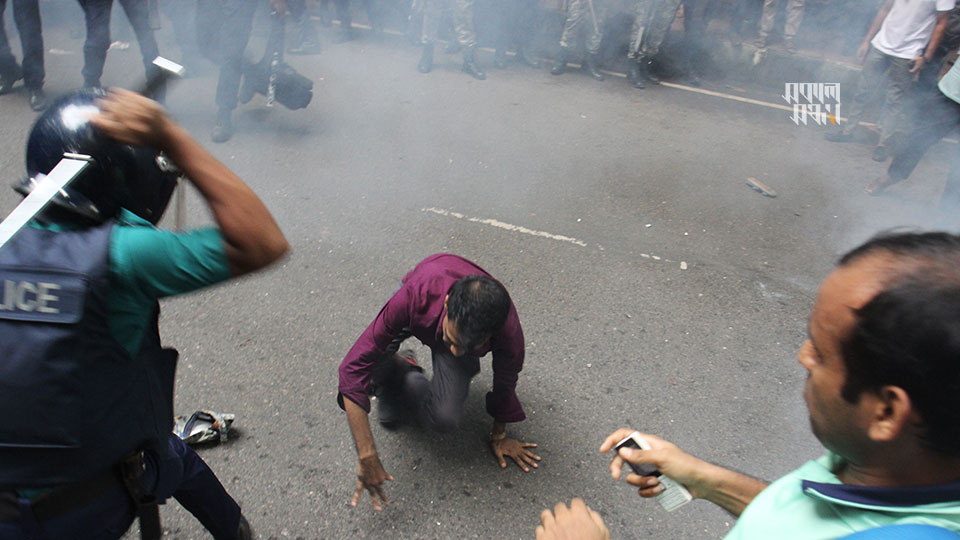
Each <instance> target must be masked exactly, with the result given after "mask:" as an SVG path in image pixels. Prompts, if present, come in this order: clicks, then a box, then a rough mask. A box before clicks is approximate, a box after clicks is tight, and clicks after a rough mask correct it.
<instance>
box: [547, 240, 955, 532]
mask: <svg viewBox="0 0 960 540" xmlns="http://www.w3.org/2000/svg"><path fill="white" fill-rule="evenodd" d="M958 267H960V237H958V236H954V235H951V234H947V233H926V234H896V235H887V236H880V237H877V238H874V239H873V240H870V241H868V242H867V243H865V244H863V245H862V246H860V247H858V248H856V249H854V250H853V251H851V252H849V253H847V254H846V255H844V256H843V257H842V258H841V259H840V262H839V264H838V266H837V268H836V269H835V270H834V271H833V272H832V273H831V274H830V275H829V276H827V279H826V280H825V281H824V282H823V283H822V284H821V286H820V290H819V293H818V295H817V299H816V302H815V304H814V306H813V313H812V314H811V316H810V320H809V326H808V328H809V331H808V338H807V340H806V341H805V342H804V343H803V345H802V346H801V347H800V351H799V352H798V353H797V360H798V361H799V362H800V365H801V366H803V368H804V369H806V370H807V382H806V387H805V389H804V399H805V401H806V404H807V410H808V412H809V415H810V424H811V427H812V430H813V434H814V435H815V436H816V437H817V439H818V440H819V441H820V442H821V443H822V444H823V446H824V447H825V449H826V453H825V455H824V456H823V457H821V458H819V459H817V460H814V461H809V462H807V463H806V464H804V465H803V466H801V467H800V468H799V469H797V470H795V471H793V472H791V473H789V474H787V475H786V476H784V477H782V478H780V479H779V480H777V481H775V482H773V483H772V484H770V485H766V484H765V483H764V482H761V481H759V480H756V479H754V478H751V477H749V476H747V475H744V474H741V473H738V472H734V471H731V470H729V469H725V468H723V467H719V466H716V465H713V464H710V463H707V462H705V461H703V460H701V459H698V458H696V457H693V456H691V455H690V454H687V453H686V452H684V451H682V450H681V449H679V448H677V447H676V446H675V445H673V444H671V443H669V442H667V441H664V440H662V439H660V438H658V437H654V436H652V435H646V434H641V437H642V438H643V439H644V440H645V441H646V442H647V444H649V446H650V449H649V450H638V449H628V448H621V449H620V450H618V452H617V453H616V455H614V457H613V460H612V462H611V464H610V472H611V474H612V476H613V477H614V478H619V477H620V476H621V474H622V469H623V466H624V464H625V463H626V462H627V461H629V462H631V463H635V464H645V465H653V466H655V467H656V468H657V469H658V470H659V471H660V473H662V474H663V475H665V476H667V477H669V478H671V479H673V480H674V481H676V482H679V483H680V484H682V485H683V486H685V487H686V488H687V489H688V490H689V492H690V494H691V495H692V496H693V497H694V498H698V499H706V500H708V501H711V502H713V503H714V504H717V505H719V506H720V507H722V508H724V509H725V510H727V511H729V512H730V513H731V514H733V515H734V516H737V517H738V520H737V523H736V525H735V526H734V527H733V529H732V530H731V531H730V533H729V534H728V535H727V538H730V539H755V538H777V539H778V540H790V539H798V540H799V539H803V540H816V539H833V538H840V537H843V536H847V535H849V534H852V533H856V532H858V531H862V530H867V529H872V528H874V527H881V526H889V525H898V524H902V523H925V524H927V525H934V526H937V527H941V528H944V529H948V530H952V531H960V522H958V520H957V519H956V518H957V515H960V495H958V494H960V393H958V392H957V390H956V389H957V388H958V387H960V369H958V368H960V365H958V363H960V272H957V268H958ZM632 431H633V430H630V429H621V430H619V431H617V432H615V433H613V434H611V435H610V436H609V437H607V439H606V440H605V441H604V442H603V444H602V445H601V447H600V451H601V452H604V453H607V452H610V451H611V450H612V449H614V447H615V446H616V445H617V443H618V442H619V441H621V440H623V439H624V438H625V437H627V436H628V435H630V434H631V433H632ZM626 480H627V482H628V483H630V484H632V485H634V486H636V487H637V488H638V493H639V495H640V496H641V497H655V496H657V495H659V494H660V493H661V492H662V491H663V489H664V488H663V485H662V483H661V481H660V480H659V478H658V477H656V476H640V475H638V474H634V473H631V474H629V475H628V476H627V478H626ZM544 517H545V518H546V517H547V516H544ZM590 517H591V516H589V515H586V514H585V513H583V512H580V513H578V514H576V516H575V518H576V519H573V518H570V519H567V520H566V522H567V523H568V526H567V527H564V530H570V527H572V526H573V524H576V525H578V526H582V525H584V524H585V523H586V522H587V519H588V518H590ZM547 521H548V520H545V522H544V527H545V528H546V526H547V525H548V523H547ZM554 528H556V526H554ZM554 537H555V538H563V537H562V536H556V535H555V536H554ZM538 538H539V536H538ZM544 538H550V537H549V536H545V537H544ZM582 538H588V536H582ZM589 538H602V536H598V535H597V534H593V535H592V536H589Z"/></svg>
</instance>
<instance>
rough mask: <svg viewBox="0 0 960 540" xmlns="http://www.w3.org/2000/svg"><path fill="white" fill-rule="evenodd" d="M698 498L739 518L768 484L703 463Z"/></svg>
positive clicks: (699, 475) (698, 482)
mask: <svg viewBox="0 0 960 540" xmlns="http://www.w3.org/2000/svg"><path fill="white" fill-rule="evenodd" d="M696 484H697V488H696V496H697V497H698V498H701V499H706V500H708V501H710V502H712V503H714V504H716V505H717V506H719V507H721V508H723V509H724V510H726V511H727V512H730V513H731V514H733V515H734V516H739V515H740V514H741V513H743V510H744V509H745V508H746V507H747V505H748V504H750V501H752V500H753V499H754V497H756V496H757V495H759V494H760V492H761V491H763V490H764V489H765V488H766V487H767V483H766V482H763V481H761V480H757V479H756V478H753V477H750V476H747V475H745V474H741V473H738V472H735V471H731V470H730V469H725V468H723V467H720V466H717V465H714V464H712V463H708V462H706V461H704V462H703V466H702V467H699V473H698V478H697V482H696Z"/></svg>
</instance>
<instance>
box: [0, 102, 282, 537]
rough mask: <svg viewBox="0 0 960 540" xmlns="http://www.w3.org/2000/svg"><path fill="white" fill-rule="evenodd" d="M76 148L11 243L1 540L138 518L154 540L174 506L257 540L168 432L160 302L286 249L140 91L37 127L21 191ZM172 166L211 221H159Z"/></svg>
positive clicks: (4, 274)
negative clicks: (66, 180)
mask: <svg viewBox="0 0 960 540" xmlns="http://www.w3.org/2000/svg"><path fill="white" fill-rule="evenodd" d="M104 135H106V136H108V137H109V138H107V137H105V136H104ZM64 152H70V153H77V154H86V155H88V156H91V157H92V162H91V164H90V165H88V167H87V169H86V170H84V171H83V172H82V173H81V174H80V176H78V177H77V178H76V179H74V181H73V182H72V183H71V184H70V185H68V187H67V188H65V189H64V190H63V191H62V192H61V194H59V195H57V196H56V197H55V198H54V200H53V201H52V202H51V203H50V204H49V205H48V206H47V208H46V209H44V210H43V211H42V213H41V214H40V217H39V219H38V220H35V221H34V222H33V223H32V225H31V226H28V227H25V228H24V229H23V230H21V231H20V232H19V233H18V234H17V235H16V236H14V237H13V238H12V239H11V240H10V241H9V242H8V243H7V244H6V245H4V246H3V247H2V248H0V284H2V288H0V291H2V292H0V343H2V344H3V345H2V347H3V351H4V352H3V355H2V359H0V538H4V539H5V540H7V539H10V540H17V539H22V538H51V539H59V538H70V539H75V538H81V537H82V538H96V539H107V538H110V539H112V538H119V537H121V536H122V535H123V534H124V532H125V531H126V530H127V529H128V528H129V526H130V525H131V523H132V521H133V519H134V515H135V514H138V515H139V516H140V519H141V532H142V533H144V535H145V537H149V536H150V535H151V533H152V534H153V535H154V537H159V536H157V535H158V534H159V518H158V515H157V512H156V505H155V503H157V502H160V501H163V500H164V499H166V498H167V497H170V496H173V497H174V498H176V499H177V500H178V502H180V504H182V505H183V506H184V507H185V508H186V509H187V510H189V511H190V512H191V513H193V514H194V515H195V516H196V517H197V518H198V519H199V520H200V521H201V522H202V523H203V525H204V526H205V527H206V528H207V529H208V530H209V531H210V532H211V533H212V534H213V536H214V537H215V538H218V539H220V538H224V539H226V538H229V539H232V538H250V537H251V532H250V528H249V524H247V522H246V520H245V519H244V518H243V517H242V516H241V513H240V508H239V506H238V505H237V503H236V502H235V501H234V500H233V499H232V498H231V497H230V496H229V495H228V494H227V493H226V491H225V490H224V488H223V486H222V485H221V484H220V482H219V481H218V480H217V478H216V476H215V475H214V474H213V472H212V471H211V470H210V469H209V467H207V465H206V464H205V463H204V462H203V460H201V459H200V458H199V457H198V456H197V455H196V454H195V453H194V452H193V451H192V450H190V449H189V448H188V447H186V446H185V445H184V444H183V443H182V442H181V441H180V440H179V439H178V438H176V437H174V436H172V435H171V429H172V419H173V416H172V414H173V412H172V398H173V372H174V364H175V362H176V356H177V355H176V351H173V350H172V349H163V348H162V347H161V345H160V337H159V333H158V327H157V317H158V315H159V305H158V303H157V300H158V299H159V298H162V297H167V296H172V295H177V294H182V293H186V292H189V291H193V290H196V289H199V288H202V287H206V286H209V285H213V284H215V283H219V282H222V281H226V280H228V279H231V278H233V277H237V276H240V275H242V274H246V273H249V272H253V271H255V270H258V269H260V268H263V267H264V266H267V265H268V264H270V263H272V262H273V261H276V260H277V259H278V258H280V257H281V256H283V254H284V253H285V252H286V251H287V249H288V245H287V242H286V240H285V238H284V236H283V234H282V233H281V231H280V229H279V228H278V227H277V225H276V223H275V222H274V220H273V217H272V216H271V215H270V213H269V211H268V210H267V209H266V207H265V206H264V205H263V203H262V202H261V201H260V199H259V198H257V196H256V195H255V194H254V193H253V191H251V190H250V188H249V187H247V186H246V185H245V184H244V183H243V182H242V181H241V180H240V179H239V178H238V177H237V176H236V175H234V174H233V173H232V172H231V171H230V170H229V169H227V168H226V167H225V166H224V165H223V164H221V163H220V162H218V161H217V160H216V159H215V158H214V157H213V156H211V155H210V154H209V153H208V152H206V151H205V150H204V149H203V148H202V147H201V146H200V145H199V144H197V143H196V142H195V141H194V140H193V139H191V138H190V136H189V135H187V133H186V132H185V131H184V130H183V129H182V128H180V127H179V126H178V125H176V124H175V123H174V122H173V121H172V120H171V119H170V118H169V117H168V116H167V115H166V114H165V113H164V111H163V109H162V108H161V107H160V106H159V105H157V104H156V103H155V102H153V101H150V100H149V99H147V98H144V97H142V96H140V95H138V94H134V93H132V92H128V91H124V90H115V91H112V92H111V93H110V94H109V95H105V94H104V93H103V92H102V91H89V90H87V91H80V92H76V93H73V94H70V95H68V96H66V97H64V98H62V99H60V100H58V101H57V102H55V103H54V104H53V105H52V106H51V108H50V109H48V110H47V111H46V112H45V113H44V114H43V115H41V116H40V118H39V119H38V120H37V122H36V124H35V125H34V127H33V130H32V131H31V134H30V138H29V141H28V144H27V168H28V172H29V174H30V178H29V179H27V180H24V181H23V182H22V183H21V184H19V185H18V186H17V189H18V191H20V192H21V193H26V192H29V191H31V190H32V189H33V186H34V185H35V183H34V179H37V178H39V175H41V174H43V173H47V172H49V171H50V170H51V169H52V168H53V167H54V165H55V164H56V163H57V162H58V161H59V159H60V158H61V157H62V156H63V154H64ZM174 168H177V169H179V171H182V173H183V175H185V176H186V177H187V178H189V180H190V182H191V183H192V184H193V185H194V187H196V189H197V190H198V191H199V193H200V194H201V196H202V197H203V198H204V199H205V201H206V203H207V205H208V206H209V208H210V210H211V213H212V215H213V218H214V220H215V222H216V226H215V227H207V228H199V229H194V230H190V231H186V232H182V233H174V232H170V231H165V230H162V229H158V228H156V227H155V226H154V225H155V224H156V222H157V221H159V219H160V217H161V216H162V214H163V211H164V209H165V207H166V205H167V202H168V200H169V198H170V195H171V193H172V191H173V186H174V183H175V178H174V175H175V174H177V173H176V172H173V171H174Z"/></svg>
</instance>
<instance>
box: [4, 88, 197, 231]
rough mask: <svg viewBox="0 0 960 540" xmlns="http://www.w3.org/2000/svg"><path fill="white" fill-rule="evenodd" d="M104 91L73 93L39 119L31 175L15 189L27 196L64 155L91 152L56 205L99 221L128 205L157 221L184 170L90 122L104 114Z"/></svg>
mask: <svg viewBox="0 0 960 540" xmlns="http://www.w3.org/2000/svg"><path fill="white" fill-rule="evenodd" d="M105 95H106V93H105V92H104V91H103V90H100V89H92V90H91V89H85V90H78V91H76V92H71V93H69V94H67V95H65V96H63V97H61V98H60V99H58V100H56V101H55V102H54V103H53V104H52V105H51V106H50V107H49V108H48V109H47V110H46V111H45V112H44V113H43V114H42V115H40V117H39V118H37V121H36V122H35V123H34V124H33V128H32V129H31V130H30V138H29V139H28V140H27V175H28V177H27V178H25V179H24V180H23V181H21V182H20V183H19V184H18V185H15V186H14V189H16V190H17V191H18V192H19V193H20V194H22V195H27V194H28V193H30V192H31V191H32V190H33V188H34V186H35V185H36V182H37V181H38V180H39V178H40V176H41V175H44V174H48V173H49V172H50V171H51V170H53V168H54V167H55V166H56V165H57V163H59V162H60V160H61V159H62V158H63V157H64V154H81V155H86V156H90V158H92V162H91V163H90V165H88V166H87V168H86V169H85V170H84V171H83V172H82V173H80V175H79V176H77V177H76V178H74V179H73V181H72V182H70V184H69V185H68V186H67V187H66V188H64V189H63V190H62V191H61V192H60V193H59V194H58V195H57V196H55V197H54V198H53V201H52V202H53V203H54V204H56V205H57V206H58V207H59V208H60V209H63V210H67V211H68V213H70V214H72V215H75V216H78V217H81V218H85V219H87V220H92V221H94V222H98V223H99V222H103V221H106V220H108V219H110V218H112V217H115V216H116V215H117V214H118V213H119V212H120V209H121V208H126V209H127V210H130V211H131V212H133V213H135V214H137V215H138V216H140V217H142V218H143V219H146V220H147V221H149V222H151V223H153V224H156V223H157V222H158V221H160V217H161V216H162V215H163V211H164V209H166V207H167V203H168V202H169V201H170V195H171V194H172V193H173V188H174V187H175V186H176V182H177V177H178V176H179V174H180V173H179V171H177V169H176V167H174V166H173V165H172V164H171V163H169V161H168V160H167V159H166V158H165V157H164V156H163V155H162V154H160V153H159V152H157V151H156V150H153V149H150V148H145V147H133V146H130V145H127V144H123V143H120V142H117V141H115V140H113V139H111V138H109V137H107V136H105V135H104V134H102V133H101V132H100V131H99V130H97V128H96V127H94V125H93V124H92V123H90V117H91V116H93V115H94V114H97V113H99V112H100V109H99V107H98V106H97V103H96V101H97V100H98V99H100V98H102V97H104V96H105ZM62 213H63V212H60V214H62Z"/></svg>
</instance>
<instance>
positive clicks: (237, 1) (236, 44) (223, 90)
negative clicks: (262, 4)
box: [197, 0, 257, 111]
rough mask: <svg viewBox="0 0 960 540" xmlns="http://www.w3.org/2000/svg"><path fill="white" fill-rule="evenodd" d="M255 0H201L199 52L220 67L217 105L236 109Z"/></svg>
mask: <svg viewBox="0 0 960 540" xmlns="http://www.w3.org/2000/svg"><path fill="white" fill-rule="evenodd" d="M256 9H257V2H256V0H199V1H198V2H197V44H198V45H199V46H200V52H201V53H202V54H203V55H204V56H206V57H207V58H209V59H210V60H212V61H213V62H214V63H216V64H218V65H219V66H220V78H219V80H218V81H217V98H216V103H217V108H218V109H221V110H228V111H232V110H233V109H236V108H237V93H238V92H239V91H240V77H241V75H242V73H243V51H244V50H245V49H246V48H247V42H248V41H250V28H251V26H252V24H253V14H254V12H255V11H256Z"/></svg>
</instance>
